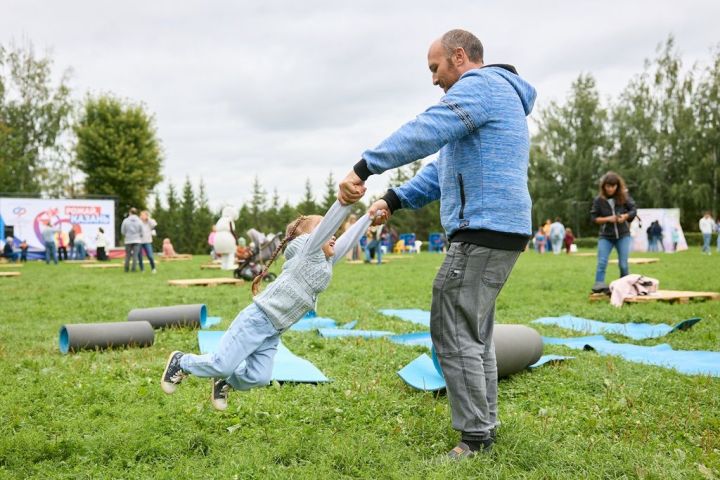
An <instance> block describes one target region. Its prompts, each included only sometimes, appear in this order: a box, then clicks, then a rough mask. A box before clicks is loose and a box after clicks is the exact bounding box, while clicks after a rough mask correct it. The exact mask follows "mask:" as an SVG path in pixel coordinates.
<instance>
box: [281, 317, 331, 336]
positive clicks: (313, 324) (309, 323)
mask: <svg viewBox="0 0 720 480" xmlns="http://www.w3.org/2000/svg"><path fill="white" fill-rule="evenodd" d="M335 327H337V322H335V320H333V319H332V318H325V317H304V318H302V319H300V321H298V322H297V323H296V324H294V325H293V326H292V327H290V330H293V331H296V332H307V331H310V330H317V329H318V328H335Z"/></svg>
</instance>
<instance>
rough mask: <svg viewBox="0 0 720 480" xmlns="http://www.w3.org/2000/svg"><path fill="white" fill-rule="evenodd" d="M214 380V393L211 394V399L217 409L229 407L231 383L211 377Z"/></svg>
mask: <svg viewBox="0 0 720 480" xmlns="http://www.w3.org/2000/svg"><path fill="white" fill-rule="evenodd" d="M210 380H211V381H212V393H211V394H210V401H211V402H212V406H213V407H214V408H215V410H220V411H222V410H225V409H227V407H228V403H227V400H228V392H230V384H228V383H227V382H226V381H225V380H218V379H216V378H211V379H210Z"/></svg>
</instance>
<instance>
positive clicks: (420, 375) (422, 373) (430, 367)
mask: <svg viewBox="0 0 720 480" xmlns="http://www.w3.org/2000/svg"><path fill="white" fill-rule="evenodd" d="M571 358H573V357H565V356H562V355H543V356H542V357H541V358H540V360H538V361H537V362H536V363H534V364H533V365H530V368H536V367H539V366H541V365H544V364H546V363H548V362H552V361H558V360H567V359H571ZM397 373H398V375H399V376H400V378H402V379H403V381H404V382H405V383H407V384H408V385H409V386H411V387H412V388H414V389H416V390H423V391H426V392H435V391H437V390H442V389H443V388H445V379H444V378H443V376H442V374H441V373H440V372H439V370H438V368H437V367H436V365H435V363H434V362H433V359H432V358H430V356H429V355H427V354H425V353H423V354H422V355H420V356H419V357H417V358H416V359H415V360H413V361H412V362H410V363H408V364H407V365H406V366H405V367H404V368H403V369H402V370H400V371H399V372H397Z"/></svg>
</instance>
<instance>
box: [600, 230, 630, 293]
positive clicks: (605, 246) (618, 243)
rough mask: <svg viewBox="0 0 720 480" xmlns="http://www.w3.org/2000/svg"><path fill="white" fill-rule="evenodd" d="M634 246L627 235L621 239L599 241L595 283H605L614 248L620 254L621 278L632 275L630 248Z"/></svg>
mask: <svg viewBox="0 0 720 480" xmlns="http://www.w3.org/2000/svg"><path fill="white" fill-rule="evenodd" d="M631 246H632V237H631V236H630V235H626V236H624V237H620V238H617V239H616V238H604V237H600V238H599V239H598V263H597V270H596V271H595V282H605V270H606V269H607V264H608V259H609V258H610V252H612V249H613V247H615V249H616V250H617V252H618V263H619V264H620V276H621V277H624V276H625V275H627V274H629V273H630V269H629V267H628V257H629V256H630V247H631Z"/></svg>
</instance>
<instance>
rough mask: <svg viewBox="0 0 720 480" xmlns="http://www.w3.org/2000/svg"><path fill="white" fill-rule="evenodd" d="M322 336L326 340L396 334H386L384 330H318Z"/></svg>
mask: <svg viewBox="0 0 720 480" xmlns="http://www.w3.org/2000/svg"><path fill="white" fill-rule="evenodd" d="M318 333H320V336H322V337H324V338H339V337H363V338H380V337H387V336H390V335H392V334H393V333H394V332H385V331H383V330H347V329H344V328H320V329H318Z"/></svg>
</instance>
